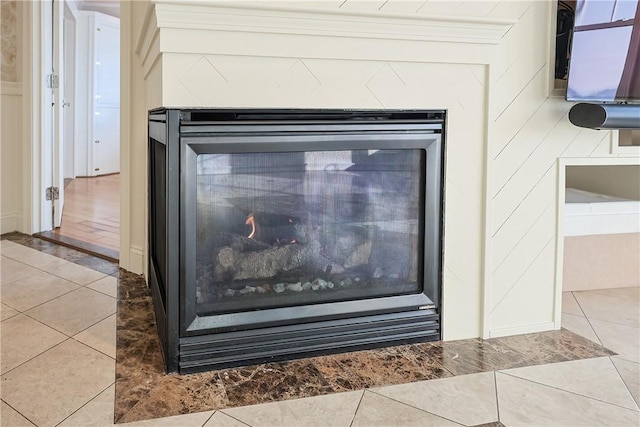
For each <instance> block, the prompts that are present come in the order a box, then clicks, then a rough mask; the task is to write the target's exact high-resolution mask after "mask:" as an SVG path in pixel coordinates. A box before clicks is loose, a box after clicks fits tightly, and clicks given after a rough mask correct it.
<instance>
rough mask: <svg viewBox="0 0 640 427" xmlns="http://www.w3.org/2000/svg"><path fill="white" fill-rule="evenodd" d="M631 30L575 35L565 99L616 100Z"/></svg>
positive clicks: (581, 32)
mask: <svg viewBox="0 0 640 427" xmlns="http://www.w3.org/2000/svg"><path fill="white" fill-rule="evenodd" d="M631 30H632V28H631V27H630V26H627V27H616V28H605V29H602V30H591V31H580V32H576V33H575V34H574V36H573V47H572V51H571V65H570V66H569V85H568V88H567V99H569V100H593V101H598V100H602V101H613V100H615V97H616V91H617V90H618V85H619V84H620V77H621V76H622V71H623V69H624V64H625V61H626V58H627V51H628V50H629V41H630V39H631Z"/></svg>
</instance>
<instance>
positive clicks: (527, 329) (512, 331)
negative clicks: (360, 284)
mask: <svg viewBox="0 0 640 427" xmlns="http://www.w3.org/2000/svg"><path fill="white" fill-rule="evenodd" d="M554 329H558V328H556V325H555V323H554V322H545V323H536V324H534V325H524V326H514V327H511V328H499V329H492V330H490V331H489V338H499V337H508V336H511V335H522V334H533V333H536V332H545V331H551V330H554Z"/></svg>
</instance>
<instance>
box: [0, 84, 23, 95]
mask: <svg viewBox="0 0 640 427" xmlns="http://www.w3.org/2000/svg"><path fill="white" fill-rule="evenodd" d="M0 95H10V96H22V83H20V82H7V81H2V82H0Z"/></svg>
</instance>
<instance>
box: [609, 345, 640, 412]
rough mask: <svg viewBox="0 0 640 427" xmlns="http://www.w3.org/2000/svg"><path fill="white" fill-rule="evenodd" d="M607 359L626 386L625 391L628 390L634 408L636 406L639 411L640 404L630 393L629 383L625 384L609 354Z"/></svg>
mask: <svg viewBox="0 0 640 427" xmlns="http://www.w3.org/2000/svg"><path fill="white" fill-rule="evenodd" d="M609 361H610V362H611V364H612V365H613V368H614V369H615V370H616V372H617V373H618V376H619V377H620V380H622V384H624V386H625V387H626V389H627V391H628V392H629V396H631V400H632V401H633V402H634V403H635V404H636V408H638V410H639V411H640V405H638V402H636V399H635V397H634V396H633V393H631V389H630V388H629V385H628V384H627V382H626V381H625V380H624V378H623V377H622V374H621V373H620V370H619V369H618V367H617V366H616V364H615V363H614V362H613V359H611V356H609Z"/></svg>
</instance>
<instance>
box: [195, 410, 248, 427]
mask: <svg viewBox="0 0 640 427" xmlns="http://www.w3.org/2000/svg"><path fill="white" fill-rule="evenodd" d="M203 427H247V424H245V423H243V422H240V421H238V420H236V419H235V418H233V417H230V416H229V415H227V414H223V413H222V412H220V411H217V412H216V413H214V414H213V415H212V416H211V418H209V421H207V423H206V424H205V425H204V426H203Z"/></svg>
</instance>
